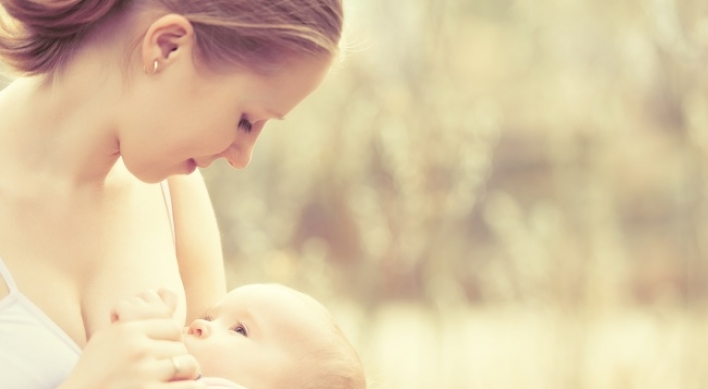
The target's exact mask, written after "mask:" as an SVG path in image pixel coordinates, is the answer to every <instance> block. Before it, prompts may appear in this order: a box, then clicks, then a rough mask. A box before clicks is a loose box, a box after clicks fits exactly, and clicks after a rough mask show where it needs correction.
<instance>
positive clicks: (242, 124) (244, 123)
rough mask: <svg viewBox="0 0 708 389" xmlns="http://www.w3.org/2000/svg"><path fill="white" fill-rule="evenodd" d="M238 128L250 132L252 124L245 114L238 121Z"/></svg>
mask: <svg viewBox="0 0 708 389" xmlns="http://www.w3.org/2000/svg"><path fill="white" fill-rule="evenodd" d="M238 128H241V129H243V130H244V131H246V132H251V129H253V124H252V123H251V122H250V121H249V120H248V118H247V117H246V116H241V120H239V121H238Z"/></svg>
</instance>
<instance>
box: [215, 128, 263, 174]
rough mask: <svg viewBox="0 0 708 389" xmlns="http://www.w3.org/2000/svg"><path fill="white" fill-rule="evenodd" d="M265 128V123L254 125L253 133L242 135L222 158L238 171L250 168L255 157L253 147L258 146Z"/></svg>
mask: <svg viewBox="0 0 708 389" xmlns="http://www.w3.org/2000/svg"><path fill="white" fill-rule="evenodd" d="M263 126H265V121H263V122H259V123H256V124H254V125H253V128H251V132H249V133H248V134H244V133H242V134H241V135H240V136H238V137H237V139H236V140H235V141H234V143H232V144H231V146H229V148H228V149H226V150H224V151H223V152H222V153H221V156H222V157H224V158H225V159H226V160H227V161H228V162H229V165H231V166H232V167H234V168H236V169H243V168H245V167H246V166H248V164H249V163H250V162H251V156H252V155H253V147H254V146H255V145H256V141H257V140H258V136H259V135H260V134H261V130H263Z"/></svg>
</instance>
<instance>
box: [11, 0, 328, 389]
mask: <svg viewBox="0 0 708 389" xmlns="http://www.w3.org/2000/svg"><path fill="white" fill-rule="evenodd" d="M0 4H1V5H2V6H3V7H4V8H5V11H6V13H7V14H8V15H10V16H11V17H12V20H9V19H7V20H5V23H4V30H5V33H4V35H3V36H2V37H1V38H0V55H2V59H3V60H4V62H6V63H7V64H9V65H11V66H12V67H14V68H15V69H16V70H18V71H19V72H20V73H22V74H23V76H22V77H20V78H18V79H17V80H16V81H14V82H13V83H12V84H11V85H9V86H8V87H6V88H5V89H4V90H2V91H1V92H0V215H1V216H0V275H2V279H3V281H4V282H0V383H2V385H6V386H7V387H12V388H24V389H35V388H36V389H39V388H42V389H44V388H55V387H59V388H62V389H78V388H101V389H107V388H138V387H140V388H145V387H150V388H175V389H176V388H195V387H200V385H201V384H200V383H199V382H198V381H194V380H193V378H195V377H197V376H198V374H199V366H198V365H197V363H196V361H195V360H194V359H193V358H192V357H191V356H189V355H188V354H187V351H186V349H185V348H184V346H183V344H182V343H181V342H179V339H180V336H181V327H180V326H179V324H175V321H173V320H159V319H155V320H151V321H141V322H132V323H117V324H113V325H111V324H110V315H109V310H110V308H111V307H112V306H113V305H114V304H115V303H116V302H117V301H120V300H123V299H126V298H128V297H130V296H133V295H136V294H137V293H139V292H141V291H143V290H146V289H158V288H160V287H166V288H169V289H173V290H176V291H179V294H181V295H180V301H181V302H182V303H181V304H180V305H179V306H178V307H177V310H176V313H175V316H176V317H175V318H176V319H177V322H178V323H184V322H185V321H186V320H190V321H191V320H192V319H194V318H195V317H197V316H198V315H199V314H201V313H202V312H203V311H204V310H205V309H206V307H207V306H209V305H210V304H212V303H213V302H215V301H216V300H218V299H219V298H221V297H222V296H223V295H224V294H225V281H224V271H223V264H222V258H221V247H220V242H219V235H218V231H217V227H216V223H215V219H214V215H213V211H212V207H211V205H210V202H209V198H208V194H207V192H206V190H205V187H204V183H203V181H202V179H201V177H200V176H199V175H198V174H197V173H194V171H195V169H196V168H197V167H207V166H209V164H211V162H213V161H214V160H216V159H219V158H225V159H226V160H227V161H228V162H229V163H230V164H231V165H232V166H234V167H236V168H243V167H245V166H246V165H248V162H249V160H250V158H251V152H252V149H253V146H254V144H255V142H256V140H257V138H258V135H259V134H260V132H261V130H262V129H263V126H264V125H265V124H266V122H267V121H268V120H271V119H282V117H283V116H284V115H286V114H287V113H288V112H289V111H291V110H292V109H293V108H294V107H295V106H296V105H297V104H298V103H299V102H300V101H302V100H303V99H304V98H305V97H306V96H307V95H308V94H310V93H311V92H312V91H313V90H314V89H315V88H316V87H317V86H318V85H319V84H320V82H321V81H322V78H323V77H324V75H325V73H326V72H327V70H328V68H329V66H330V63H331V60H332V57H333V55H335V53H336V47H337V44H338V41H339V37H340V34H341V25H342V10H341V0H273V1H260V0H33V1H28V0H0ZM192 173H194V174H192ZM184 301H186V304H185V303H184ZM3 387H5V386H3Z"/></svg>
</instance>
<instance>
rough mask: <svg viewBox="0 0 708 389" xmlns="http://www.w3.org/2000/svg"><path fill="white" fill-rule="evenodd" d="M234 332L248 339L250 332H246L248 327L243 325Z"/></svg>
mask: <svg viewBox="0 0 708 389" xmlns="http://www.w3.org/2000/svg"><path fill="white" fill-rule="evenodd" d="M234 332H237V333H239V334H241V335H243V336H246V337H248V330H246V327H244V326H243V325H242V324H239V325H237V326H236V327H234Z"/></svg>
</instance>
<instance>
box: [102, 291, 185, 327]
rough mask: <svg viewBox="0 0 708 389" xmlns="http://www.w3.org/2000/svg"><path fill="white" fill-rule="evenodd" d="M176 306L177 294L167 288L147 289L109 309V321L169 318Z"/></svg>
mask: <svg viewBox="0 0 708 389" xmlns="http://www.w3.org/2000/svg"><path fill="white" fill-rule="evenodd" d="M176 307H177V295H176V294H175V293H174V292H172V291H171V290H168V289H160V290H158V291H157V292H155V291H154V290H148V291H145V292H143V293H141V294H140V295H138V296H135V297H133V298H130V299H128V300H125V301H121V302H119V303H118V304H116V305H115V307H113V309H111V323H114V322H117V321H120V322H126V321H134V320H145V319H167V318H171V317H172V315H173V314H174V312H175V308H176Z"/></svg>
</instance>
